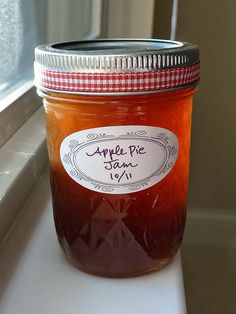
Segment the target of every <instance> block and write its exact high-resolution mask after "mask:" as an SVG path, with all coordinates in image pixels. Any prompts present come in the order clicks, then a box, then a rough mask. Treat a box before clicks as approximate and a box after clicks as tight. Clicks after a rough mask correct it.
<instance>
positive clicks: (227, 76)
mask: <svg viewBox="0 0 236 314" xmlns="http://www.w3.org/2000/svg"><path fill="white" fill-rule="evenodd" d="M170 3H172V1H170V0H167V1H166V2H165V3H164V4H163V2H162V1H161V0H157V1H156V7H155V19H154V37H160V36H161V37H168V34H169V28H167V26H165V25H166V24H167V23H166V22H165V23H163V25H164V30H161V27H160V21H161V19H162V20H163V18H164V17H163V14H164V16H165V14H166V18H167V20H168V21H169V19H170V17H169V16H170V14H169V13H170ZM163 5H164V7H163ZM165 12H167V13H165ZM161 13H162V14H161ZM160 14H161V17H160ZM167 25H168V24H167ZM163 34H164V36H162V35H163ZM176 39H177V40H185V41H192V42H195V43H197V44H198V45H199V46H200V51H201V85H200V87H199V92H198V94H197V95H196V97H195V99H194V108H193V128H192V151H191V177H190V193H189V204H190V205H191V206H197V207H198V206H200V207H214V208H235V209H236V1H235V0H194V1H189V0H179V7H178V25H177V36H176Z"/></svg>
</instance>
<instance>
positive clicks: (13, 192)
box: [0, 108, 48, 243]
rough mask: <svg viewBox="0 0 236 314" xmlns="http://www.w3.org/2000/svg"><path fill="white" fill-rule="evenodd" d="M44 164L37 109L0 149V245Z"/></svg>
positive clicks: (42, 128)
mask: <svg viewBox="0 0 236 314" xmlns="http://www.w3.org/2000/svg"><path fill="white" fill-rule="evenodd" d="M47 164H48V157H47V148H46V139H45V126H44V121H43V111H42V108H41V109H38V110H37V111H36V112H35V113H34V114H33V115H32V116H31V117H30V118H29V119H28V120H27V122H25V124H24V125H23V126H21V127H20V128H19V129H18V130H17V131H16V132H15V133H14V134H13V136H11V137H10V138H9V139H8V141H7V142H6V143H5V144H4V145H3V146H2V147H1V148H0V243H1V242H2V241H3V240H4V238H6V237H7V234H8V232H9V229H10V226H11V225H12V223H13V221H14V219H15V218H16V216H17V215H18V213H19V212H20V210H21V207H22V205H23V204H24V202H25V200H26V198H27V197H28V196H29V193H30V192H31V191H32V188H33V186H34V184H35V183H36V182H37V181H38V179H39V177H40V176H41V173H42V171H43V169H44V168H45V167H46V165H47Z"/></svg>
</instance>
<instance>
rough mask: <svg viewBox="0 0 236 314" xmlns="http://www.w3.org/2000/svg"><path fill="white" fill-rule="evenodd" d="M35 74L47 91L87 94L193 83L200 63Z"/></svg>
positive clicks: (196, 79) (162, 88)
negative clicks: (116, 71)
mask: <svg viewBox="0 0 236 314" xmlns="http://www.w3.org/2000/svg"><path fill="white" fill-rule="evenodd" d="M37 72H38V70H37ZM37 76H38V80H39V81H38V82H37V83H38V84H37V85H38V87H44V88H46V89H51V90H60V91H70V92H90V93H119V92H122V93H124V92H145V91H155V90H166V89H172V88H177V87H181V86H184V85H191V84H194V83H197V82H198V81H199V77H200V63H196V64H194V65H190V66H185V67H181V68H174V69H166V70H157V71H145V72H118V73H109V72H107V73H81V72H61V71H53V70H48V69H42V70H41V73H37Z"/></svg>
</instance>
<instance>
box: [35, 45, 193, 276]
mask: <svg viewBox="0 0 236 314" xmlns="http://www.w3.org/2000/svg"><path fill="white" fill-rule="evenodd" d="M35 75H36V79H35V82H36V86H37V87H38V93H39V95H40V96H42V97H43V101H44V108H45V116H46V125H47V139H48V150H49V157H50V172H51V190H52V199H53V212H54V220H55V226H56V231H57V235H58V239H59V242H60V245H61V247H62V248H63V250H64V252H65V254H66V256H67V257H69V259H70V261H72V262H73V263H74V264H75V265H76V266H78V267H79V268H80V269H82V270H84V271H86V272H89V273H92V274H96V275H101V276H108V277H129V276H135V275H140V274H142V273H144V272H147V271H151V270H154V269H159V268H161V267H163V266H164V265H165V264H167V263H168V262H170V261H171V259H172V258H173V256H174V255H175V254H176V252H177V251H178V249H179V247H180V244H181V241H182V238H183V233H184V226H185V218H186V198H187V189H188V176H189V149H190V129H191V110H192V97H193V94H194V93H195V90H196V87H195V85H196V84H197V83H198V81H199V57H198V48H197V47H196V46H195V45H192V44H189V43H180V42H172V41H163V40H97V41H83V42H73V43H61V44H54V45H49V46H40V47H38V48H37V49H36V62H35Z"/></svg>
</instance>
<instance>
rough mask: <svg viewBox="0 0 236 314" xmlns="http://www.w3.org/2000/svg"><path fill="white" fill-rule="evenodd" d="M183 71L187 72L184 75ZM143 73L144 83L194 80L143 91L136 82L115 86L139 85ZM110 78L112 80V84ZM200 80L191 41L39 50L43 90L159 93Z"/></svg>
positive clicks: (110, 43)
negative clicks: (102, 86) (162, 79)
mask: <svg viewBox="0 0 236 314" xmlns="http://www.w3.org/2000/svg"><path fill="white" fill-rule="evenodd" d="M181 69H182V72H181ZM183 69H185V72H186V73H183ZM175 70H176V71H177V70H179V72H175ZM153 72H154V73H155V74H156V77H154V76H155V75H154V76H153V75H152V77H150V74H151V73H153ZM137 73H140V75H141V76H142V75H143V76H144V77H142V78H141V82H142V80H145V79H146V81H148V80H149V79H150V80H151V81H152V82H151V83H155V82H154V81H155V80H156V83H157V81H158V80H159V79H160V76H161V77H165V78H166V79H167V81H168V80H175V81H176V79H177V78H178V76H179V75H181V73H182V76H183V75H185V76H188V78H186V77H185V78H183V80H182V81H181V82H179V83H178V82H177V83H176V82H175V84H172V85H171V84H162V85H163V88H160V87H158V85H157V84H149V87H148V88H147V87H145V86H144V87H143V88H139V89H138V88H137V86H136V85H135V84H134V85H135V86H133V87H132V88H131V85H132V84H131V85H130V86H128V87H126V88H125V87H124V86H123V87H122V86H121V87H120V88H118V87H117V86H114V87H113V88H111V85H112V84H113V83H114V82H115V81H116V82H117V84H118V85H122V84H121V82H118V81H119V79H121V81H122V82H123V85H127V84H126V83H127V82H128V80H129V82H130V80H133V82H136V80H137V78H138V77H137ZM116 74H119V75H118V76H117V75H116ZM146 74H147V75H146ZM86 75H87V76H86ZM106 75H107V77H105V76H106ZM122 75H123V77H122ZM127 75H128V76H129V75H130V76H129V77H128V76H127ZM99 76H101V77H99ZM113 78H115V79H114V80H113ZM88 79H90V80H91V82H90V83H91V84H90V83H88V84H87V85H88V86H84V85H85V84H83V80H86V81H87V80H88ZM101 79H102V80H105V81H104V84H103V85H104V86H105V89H102V88H101V86H100V87H98V86H97V82H99V81H101ZM106 80H107V82H108V81H109V82H108V83H107V84H106ZM198 80H199V49H198V47H197V46H196V45H194V44H191V43H186V42H178V41H169V40H155V39H149V40H148V39H144V40H142V39H104V40H89V41H78V42H65V43H56V44H51V45H43V46H39V47H37V48H36V50H35V84H36V86H37V87H39V88H45V89H49V90H58V91H68V92H75V93H84V92H88V93H99V92H101V93H104V92H105V93H106V92H107V93H109V92H112V93H114V92H115V93H116V92H117V93H119V92H129V91H131V92H139V91H155V90H163V89H169V88H171V89H173V88H177V87H181V86H183V85H190V84H193V83H196V82H197V81H198ZM78 81H79V82H78ZM53 83H54V84H53ZM60 83H61V84H60ZM93 83H94V84H93ZM149 83H150V82H149ZM106 85H109V86H106ZM113 85H114V84H113ZM139 85H140V84H139ZM89 87H90V89H89ZM96 87H97V90H96ZM109 88H110V89H109Z"/></svg>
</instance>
